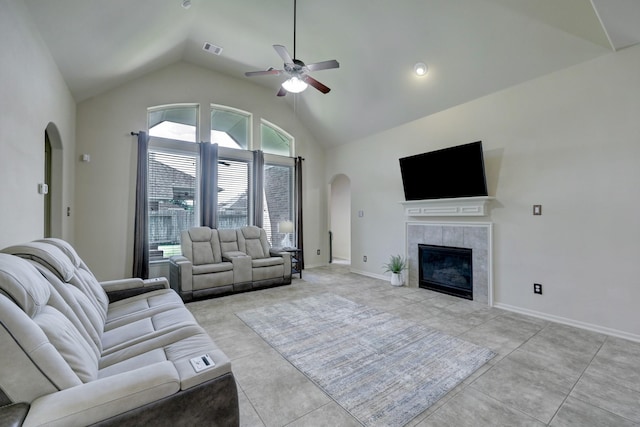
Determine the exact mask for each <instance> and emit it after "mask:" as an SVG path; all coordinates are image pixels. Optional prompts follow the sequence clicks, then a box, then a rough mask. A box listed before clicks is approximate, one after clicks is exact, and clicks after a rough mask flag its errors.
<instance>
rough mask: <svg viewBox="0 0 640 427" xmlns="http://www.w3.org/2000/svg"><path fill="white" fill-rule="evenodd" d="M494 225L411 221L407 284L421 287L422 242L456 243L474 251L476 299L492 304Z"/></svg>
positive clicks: (448, 244) (430, 243)
mask: <svg viewBox="0 0 640 427" xmlns="http://www.w3.org/2000/svg"><path fill="white" fill-rule="evenodd" d="M492 228H493V226H492V224H491V223H486V222H464V223H463V222H455V223H454V222H425V221H416V222H407V225H406V239H405V241H406V245H407V246H406V253H407V258H408V260H409V279H408V283H407V285H408V286H409V287H412V288H417V287H418V278H419V271H418V244H426V245H438V246H452V247H457V248H469V249H471V250H472V253H471V261H472V264H473V300H474V301H476V302H479V303H484V304H488V305H492V302H493V292H492V273H491V272H492V268H491V265H492V256H491V254H492V246H493V245H492V239H491V236H492Z"/></svg>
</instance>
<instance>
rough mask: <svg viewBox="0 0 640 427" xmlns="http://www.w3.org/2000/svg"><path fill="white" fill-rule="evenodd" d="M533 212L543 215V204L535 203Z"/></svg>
mask: <svg viewBox="0 0 640 427" xmlns="http://www.w3.org/2000/svg"><path fill="white" fill-rule="evenodd" d="M533 214H534V215H542V205H533Z"/></svg>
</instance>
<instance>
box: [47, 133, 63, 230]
mask: <svg viewBox="0 0 640 427" xmlns="http://www.w3.org/2000/svg"><path fill="white" fill-rule="evenodd" d="M44 182H45V184H47V186H48V187H49V192H48V194H45V195H44V233H43V234H44V237H63V236H62V209H63V208H62V140H61V138H60V132H59V131H58V128H57V127H56V125H55V124H53V123H49V124H48V125H47V127H46V129H45V130H44Z"/></svg>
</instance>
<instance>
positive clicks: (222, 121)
mask: <svg viewBox="0 0 640 427" xmlns="http://www.w3.org/2000/svg"><path fill="white" fill-rule="evenodd" d="M250 141H251V113H247V112H246V111H242V110H238V109H235V108H230V107H224V106H222V105H211V143H212V144H218V145H219V146H220V147H228V148H238V149H242V150H248V149H250Z"/></svg>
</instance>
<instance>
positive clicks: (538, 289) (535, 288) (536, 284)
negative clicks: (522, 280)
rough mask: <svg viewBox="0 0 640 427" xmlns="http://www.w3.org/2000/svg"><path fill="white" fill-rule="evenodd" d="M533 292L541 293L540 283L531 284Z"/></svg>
mask: <svg viewBox="0 0 640 427" xmlns="http://www.w3.org/2000/svg"><path fill="white" fill-rule="evenodd" d="M533 293H534V294H538V295H542V285H541V284H540V283H534V284H533Z"/></svg>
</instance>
